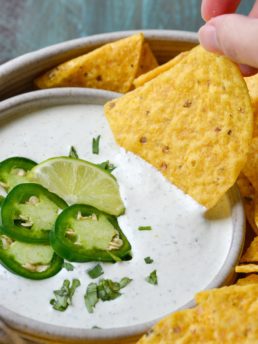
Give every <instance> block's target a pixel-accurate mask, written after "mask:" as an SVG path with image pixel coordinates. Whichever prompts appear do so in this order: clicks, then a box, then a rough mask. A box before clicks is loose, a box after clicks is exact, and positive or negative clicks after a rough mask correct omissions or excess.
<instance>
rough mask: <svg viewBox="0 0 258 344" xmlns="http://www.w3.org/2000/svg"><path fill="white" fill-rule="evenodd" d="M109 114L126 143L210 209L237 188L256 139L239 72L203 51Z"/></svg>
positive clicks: (194, 52)
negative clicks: (250, 149)
mask: <svg viewBox="0 0 258 344" xmlns="http://www.w3.org/2000/svg"><path fill="white" fill-rule="evenodd" d="M105 114H106V116H107V119H108V121H109V124H110V126H111V129H112V131H113V134H114V136H115V139H116V141H117V143H118V144H120V145H121V146H122V147H124V148H125V149H127V150H129V151H132V152H134V153H136V154H138V155H140V156H141V157H142V158H144V159H145V160H147V161H148V162H150V163H151V164H152V165H154V166H155V167H156V168H157V169H159V170H160V171H161V172H162V173H163V174H164V175H165V176H166V177H167V178H168V179H169V180H170V181H171V182H172V183H174V184H175V185H176V186H177V187H179V188H181V189H182V190H183V191H184V192H185V193H187V194H189V195H190V196H192V197H193V198H194V199H195V200H196V201H198V202H199V203H201V204H202V205H204V206H205V207H207V208H211V207H212V206H214V205H215V204H216V203H217V201H218V200H219V199H220V198H221V197H222V195H223V194H224V193H225V192H226V191H227V190H228V189H229V188H230V187H231V186H232V185H233V184H234V183H235V181H236V179H237V177H238V175H239V173H240V171H241V170H242V168H243V166H244V164H245V162H246V156H247V152H248V150H249V146H250V143H251V139H252V131H253V113H252V106H251V102H250V98H249V95H248V92H247V88H246V84H245V82H244V80H243V78H242V76H241V74H240V72H239V70H238V68H237V67H236V66H235V64H233V63H232V62H231V61H230V60H228V59H227V58H226V57H224V56H221V55H215V54H212V53H208V52H207V51H205V50H204V49H203V48H202V47H200V46H198V47H197V48H194V49H193V50H191V52H189V54H188V56H187V57H185V58H184V59H182V61H181V62H180V63H178V64H177V65H176V66H174V67H173V68H171V69H170V70H168V71H167V72H165V73H162V74H161V75H159V76H158V77H156V78H155V79H153V80H151V81H150V82H148V83H146V84H145V85H144V86H142V87H140V88H138V89H136V90H134V91H132V92H130V93H128V94H127V95H125V96H123V97H121V98H118V99H115V100H113V101H111V102H109V103H107V104H106V105H105Z"/></svg>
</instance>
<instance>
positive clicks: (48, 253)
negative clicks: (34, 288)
mask: <svg viewBox="0 0 258 344" xmlns="http://www.w3.org/2000/svg"><path fill="white" fill-rule="evenodd" d="M3 230H4V228H3V227H0V263H1V264H2V265H3V266H4V267H5V268H6V269H7V270H9V271H11V272H13V273H15V274H17V275H20V276H22V277H25V278H29V279H34V280H40V279H45V278H49V277H51V276H54V275H56V274H57V273H58V272H59V271H60V270H61V269H62V266H63V259H62V258H60V257H58V256H57V255H56V254H55V253H54V250H53V249H52V247H51V246H49V245H41V244H39V245H38V244H28V243H23V242H19V241H15V240H12V239H11V238H10V237H8V236H7V235H6V234H4V232H3Z"/></svg>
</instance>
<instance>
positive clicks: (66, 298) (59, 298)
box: [50, 279, 81, 312]
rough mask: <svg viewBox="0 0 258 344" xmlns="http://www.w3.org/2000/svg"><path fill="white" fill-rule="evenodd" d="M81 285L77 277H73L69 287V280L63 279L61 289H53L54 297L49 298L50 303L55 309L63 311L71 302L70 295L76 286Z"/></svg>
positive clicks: (71, 295)
mask: <svg viewBox="0 0 258 344" xmlns="http://www.w3.org/2000/svg"><path fill="white" fill-rule="evenodd" d="M80 285H81V283H80V281H79V280H78V279H73V281H72V285H71V287H70V281H69V280H64V282H63V285H62V287H61V289H58V290H54V295H55V299H52V300H50V304H51V305H52V306H53V308H54V309H55V310H57V311H60V312H64V311H65V310H66V309H67V308H68V306H69V305H70V304H71V303H72V297H73V295H74V293H75V290H76V288H78V287H79V286H80Z"/></svg>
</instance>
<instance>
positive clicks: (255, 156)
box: [243, 137, 258, 192]
mask: <svg viewBox="0 0 258 344" xmlns="http://www.w3.org/2000/svg"><path fill="white" fill-rule="evenodd" d="M257 171H258V137H254V138H253V139H252V143H251V147H250V150H249V153H248V156H247V162H246V165H245V167H244V169H243V173H244V175H245V176H246V177H247V178H248V179H249V180H250V182H251V183H252V185H253V187H254V189H255V190H256V192H258V173H257Z"/></svg>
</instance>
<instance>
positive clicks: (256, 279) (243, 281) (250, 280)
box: [236, 274, 258, 286]
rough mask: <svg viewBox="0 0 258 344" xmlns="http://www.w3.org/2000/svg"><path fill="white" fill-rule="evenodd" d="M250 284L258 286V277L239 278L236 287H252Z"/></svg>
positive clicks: (254, 275)
mask: <svg viewBox="0 0 258 344" xmlns="http://www.w3.org/2000/svg"><path fill="white" fill-rule="evenodd" d="M250 284H258V275H256V274H252V275H248V276H246V277H244V278H239V279H238V280H237V282H236V285H240V286H243V285H250Z"/></svg>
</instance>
